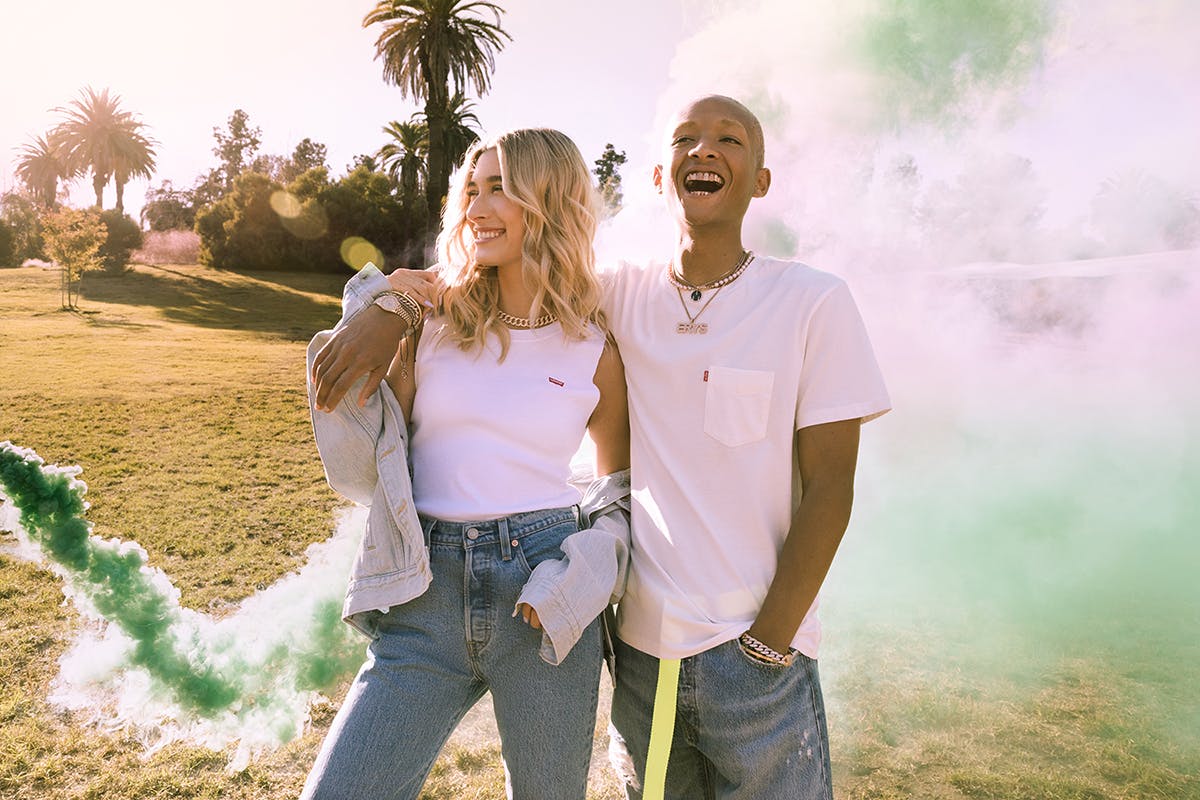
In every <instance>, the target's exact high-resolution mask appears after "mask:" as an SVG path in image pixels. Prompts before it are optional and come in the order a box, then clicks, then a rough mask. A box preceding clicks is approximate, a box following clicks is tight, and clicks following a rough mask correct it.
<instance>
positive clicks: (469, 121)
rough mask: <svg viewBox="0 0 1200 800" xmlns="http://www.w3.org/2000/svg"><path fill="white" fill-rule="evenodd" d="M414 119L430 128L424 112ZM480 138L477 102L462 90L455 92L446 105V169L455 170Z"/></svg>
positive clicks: (444, 141) (444, 140)
mask: <svg viewBox="0 0 1200 800" xmlns="http://www.w3.org/2000/svg"><path fill="white" fill-rule="evenodd" d="M413 119H414V120H416V121H417V122H419V123H420V124H422V125H424V126H425V128H426V129H428V128H429V123H428V122H426V117H425V115H424V114H423V113H421V112H417V113H416V114H413ZM478 139H479V117H477V116H475V104H474V103H473V102H471V101H470V100H468V99H467V96H466V95H465V94H463V93H462V92H455V93H454V96H453V97H451V98H450V102H449V103H447V105H446V135H445V137H444V138H443V139H442V143H443V146H444V147H445V148H446V171H447V172H448V173H449V172H453V171H454V168H455V167H456V166H457V165H458V162H459V161H462V157H463V156H464V155H466V154H467V150H469V149H471V145H473V144H475V142H476V140H478Z"/></svg>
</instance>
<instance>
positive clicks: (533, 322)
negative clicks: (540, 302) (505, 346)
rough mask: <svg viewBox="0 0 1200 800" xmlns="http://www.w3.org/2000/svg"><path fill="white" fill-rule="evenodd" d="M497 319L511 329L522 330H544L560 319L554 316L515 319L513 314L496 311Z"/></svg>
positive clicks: (543, 315)
mask: <svg viewBox="0 0 1200 800" xmlns="http://www.w3.org/2000/svg"><path fill="white" fill-rule="evenodd" d="M496 318H497V319H498V320H500V321H501V322H503V323H504V324H505V325H507V326H508V327H510V328H521V329H523V330H527V329H530V328H544V327H546V326H547V325H549V324H550V323H551V322H554V321H555V320H557V319H558V317H556V316H555V315H553V314H542V315H541V316H540V317H534V318H533V319H526V318H525V317H514V316H513V315H512V314H508V313H505V312H504V311H501V310H499V309H497V310H496Z"/></svg>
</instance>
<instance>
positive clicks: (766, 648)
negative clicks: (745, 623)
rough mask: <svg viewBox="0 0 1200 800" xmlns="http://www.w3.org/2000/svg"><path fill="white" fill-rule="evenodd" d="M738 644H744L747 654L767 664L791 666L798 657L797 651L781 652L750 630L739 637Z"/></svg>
mask: <svg viewBox="0 0 1200 800" xmlns="http://www.w3.org/2000/svg"><path fill="white" fill-rule="evenodd" d="M738 644H740V645H741V646H742V652H744V653H745V654H746V655H748V656H752V657H754V658H757V659H758V660H759V661H762V662H763V663H765V664H778V665H779V666H781V667H790V666H791V665H792V661H794V660H795V658H796V655H795V653H791V652H788V653H781V652H779V651H778V650H776V649H775V648H773V647H771V646H770V645H766V644H763V643H762V642H760V641H759V640H758V639H755V638H754V637H753V636H751V635H750V632H749V631H746V632H745V633H743V634H742V635H741V636H739V637H738Z"/></svg>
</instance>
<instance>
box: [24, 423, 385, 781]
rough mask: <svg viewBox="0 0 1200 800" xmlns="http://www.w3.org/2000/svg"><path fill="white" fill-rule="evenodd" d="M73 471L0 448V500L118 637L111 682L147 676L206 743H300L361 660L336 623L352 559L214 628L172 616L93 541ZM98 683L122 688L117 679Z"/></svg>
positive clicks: (145, 569)
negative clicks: (202, 726) (307, 723)
mask: <svg viewBox="0 0 1200 800" xmlns="http://www.w3.org/2000/svg"><path fill="white" fill-rule="evenodd" d="M80 471H81V470H80V469H79V468H78V467H57V466H51V465H46V464H45V463H44V461H43V460H42V459H41V458H40V457H39V456H38V455H37V454H36V453H34V452H33V451H32V450H27V449H22V448H18V447H16V446H14V445H13V444H11V443H10V442H0V491H2V493H3V495H5V496H7V497H8V499H9V500H11V502H12V503H13V505H14V506H15V507H16V509H17V510H18V512H19V520H18V522H19V525H20V528H21V529H22V530H23V531H24V533H25V534H26V535H27V536H28V537H29V539H30V540H31V541H32V542H34V543H35V544H36V545H38V546H39V547H40V549H41V550H42V552H43V553H44V554H45V555H46V556H47V557H48V558H50V559H51V560H52V561H53V562H54V564H56V565H57V567H58V568H59V571H60V572H61V574H62V575H63V577H64V580H65V582H66V585H65V586H64V591H65V592H66V593H67V594H68V595H69V596H71V597H73V598H74V599H75V600H76V601H77V602H82V604H83V606H84V609H85V610H87V607H88V606H90V608H91V609H94V611H95V613H96V614H98V615H99V616H100V617H103V618H104V619H105V620H107V621H108V622H109V623H111V624H112V625H114V626H116V627H117V628H118V629H119V630H120V631H121V633H122V634H124V640H125V641H124V642H123V650H122V660H123V663H122V664H120V668H119V671H120V672H124V671H125V670H137V671H141V672H144V673H145V674H146V675H148V676H149V677H150V679H151V681H152V685H153V688H154V694H155V697H158V698H163V697H165V698H169V702H171V703H173V704H174V705H175V706H176V707H177V708H176V714H177V716H180V717H183V718H186V721H187V722H194V721H195V720H197V719H200V720H210V721H216V722H217V723H219V724H218V725H217V726H216V727H217V729H218V732H217V736H215V737H210V740H223V741H231V740H233V739H240V740H242V741H243V744H245V743H246V741H247V740H248V739H249V740H253V742H252V745H251V747H252V749H254V748H257V747H261V746H263V745H269V744H272V743H278V742H281V741H287V740H288V739H291V738H292V737H294V736H295V735H297V734H298V733H299V731H300V728H301V726H302V722H303V718H304V714H305V711H306V709H307V703H308V700H309V696H310V694H311V692H313V691H317V690H325V689H329V688H331V687H333V686H335V685H336V684H337V683H338V682H339V681H340V680H342V679H344V678H345V677H347V675H349V674H350V673H351V672H352V671H353V670H354V669H355V668H356V667H357V666H358V664H360V663H361V661H362V643H361V639H360V638H356V636H355V635H354V634H353V633H352V632H351V631H350V629H349V628H348V627H347V626H345V625H343V624H342V623H341V620H340V617H341V603H340V594H341V590H342V583H341V580H342V579H343V578H344V576H345V574H346V570H347V567H348V563H349V562H348V558H349V557H351V555H352V549H351V548H350V547H348V546H347V544H346V542H339V550H338V552H335V553H333V555H332V556H329V557H327V558H324V559H323V560H322V559H316V561H321V563H319V564H317V566H316V567H315V568H314V570H313V571H312V572H310V574H308V575H304V574H301V575H300V576H289V578H290V580H289V578H285V579H284V580H282V581H280V582H279V583H278V584H276V585H275V586H273V587H270V588H268V589H267V590H264V591H263V592H260V593H259V594H258V595H256V596H255V597H253V598H251V599H250V600H248V601H247V602H246V603H245V604H244V607H243V609H241V610H240V611H239V612H238V613H236V614H234V615H232V616H231V617H228V618H226V619H223V620H220V621H213V620H211V619H210V618H208V617H206V616H204V615H201V614H198V613H196V612H194V611H190V610H187V609H184V608H182V607H181V606H180V605H179V601H178V591H177V590H176V589H175V587H174V586H172V585H171V583H170V581H169V580H168V579H167V577H166V575H164V574H163V573H162V572H161V571H160V570H157V569H154V568H152V567H150V566H149V565H148V564H147V559H146V552H145V551H144V550H143V549H142V548H141V547H139V546H138V545H137V544H136V543H133V542H121V541H119V540H115V539H114V540H105V539H101V538H99V537H96V536H93V535H92V532H91V530H92V526H91V523H90V522H88V521H87V519H86V517H85V513H86V511H87V507H88V504H87V502H86V501H85V500H84V494H85V492H86V491H87V486H86V485H85V484H84V483H83V481H81V480H79V479H78V477H77V476H78V474H79V473H80ZM335 539H337V537H335ZM331 541H333V540H331ZM313 552H314V551H312V550H310V555H312V554H313ZM324 555H327V556H328V553H325V554H324ZM307 569H308V568H307V567H306V570H307ZM106 677H107V679H108V680H109V682H110V683H113V684H114V685H115V686H116V687H118V688H119V687H120V684H121V681H122V676H121V675H120V674H117V675H110V676H106ZM133 704H134V705H136V701H135V702H134V703H133ZM179 721H185V720H179ZM241 757H242V758H243V760H244V757H245V756H244V754H243V755H242V756H241Z"/></svg>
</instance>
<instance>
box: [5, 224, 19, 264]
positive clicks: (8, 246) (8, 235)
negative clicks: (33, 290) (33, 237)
mask: <svg viewBox="0 0 1200 800" xmlns="http://www.w3.org/2000/svg"><path fill="white" fill-rule="evenodd" d="M16 238H17V237H16V234H15V233H14V232H13V229H12V226H11V225H9V224H8V223H7V222H5V221H4V220H2V219H0V267H15V266H17V265H18V264H20V263H21V262H20V261H17V248H16Z"/></svg>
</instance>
